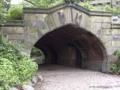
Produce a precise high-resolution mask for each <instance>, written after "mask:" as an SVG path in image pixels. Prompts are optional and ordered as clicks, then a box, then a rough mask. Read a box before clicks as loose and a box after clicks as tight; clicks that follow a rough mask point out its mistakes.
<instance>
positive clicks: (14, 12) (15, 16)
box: [6, 5, 23, 20]
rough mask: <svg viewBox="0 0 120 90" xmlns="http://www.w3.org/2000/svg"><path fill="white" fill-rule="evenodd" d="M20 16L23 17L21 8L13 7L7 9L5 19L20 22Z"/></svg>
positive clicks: (18, 6)
mask: <svg viewBox="0 0 120 90" xmlns="http://www.w3.org/2000/svg"><path fill="white" fill-rule="evenodd" d="M22 15H23V6H22V5H15V6H12V7H11V8H10V9H9V11H8V13H7V15H6V17H7V19H8V20H21V19H22Z"/></svg>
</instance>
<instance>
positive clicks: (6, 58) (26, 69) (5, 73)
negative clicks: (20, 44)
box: [0, 37, 38, 90]
mask: <svg viewBox="0 0 120 90" xmlns="http://www.w3.org/2000/svg"><path fill="white" fill-rule="evenodd" d="M37 68H38V66H37V64H36V63H35V62H33V61H32V60H31V59H30V58H29V57H27V56H25V55H23V54H22V53H21V52H20V50H18V49H17V48H16V47H15V46H14V44H11V43H10V42H8V41H7V40H6V39H4V38H2V37H0V90H8V88H9V86H17V85H22V84H23V83H25V82H26V81H27V80H29V79H31V78H32V76H33V75H34V74H36V71H37Z"/></svg>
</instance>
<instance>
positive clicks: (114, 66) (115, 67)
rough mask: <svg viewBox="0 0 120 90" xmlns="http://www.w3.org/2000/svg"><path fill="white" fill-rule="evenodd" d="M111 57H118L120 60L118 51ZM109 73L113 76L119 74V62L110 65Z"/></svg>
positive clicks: (119, 51)
mask: <svg viewBox="0 0 120 90" xmlns="http://www.w3.org/2000/svg"><path fill="white" fill-rule="evenodd" d="M113 55H115V56H118V57H119V59H120V49H117V50H116V51H115V52H114V53H113ZM111 71H112V72H113V73H115V74H120V60H118V61H116V62H115V63H112V64H111Z"/></svg>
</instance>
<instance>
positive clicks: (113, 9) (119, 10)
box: [104, 5, 120, 15]
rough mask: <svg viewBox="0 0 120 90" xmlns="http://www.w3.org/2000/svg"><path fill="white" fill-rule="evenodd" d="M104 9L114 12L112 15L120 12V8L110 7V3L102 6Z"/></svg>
mask: <svg viewBox="0 0 120 90" xmlns="http://www.w3.org/2000/svg"><path fill="white" fill-rule="evenodd" d="M104 10H105V11H108V12H111V13H112V14H114V15H118V14H120V8H117V7H111V6H110V5H106V6H105V7H104Z"/></svg>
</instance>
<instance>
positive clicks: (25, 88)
mask: <svg viewBox="0 0 120 90" xmlns="http://www.w3.org/2000/svg"><path fill="white" fill-rule="evenodd" d="M22 89H23V90H35V89H34V88H33V87H32V86H30V85H23V86H22Z"/></svg>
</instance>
